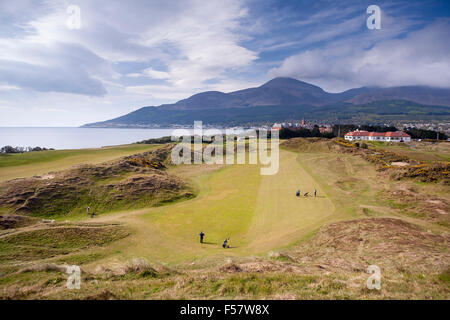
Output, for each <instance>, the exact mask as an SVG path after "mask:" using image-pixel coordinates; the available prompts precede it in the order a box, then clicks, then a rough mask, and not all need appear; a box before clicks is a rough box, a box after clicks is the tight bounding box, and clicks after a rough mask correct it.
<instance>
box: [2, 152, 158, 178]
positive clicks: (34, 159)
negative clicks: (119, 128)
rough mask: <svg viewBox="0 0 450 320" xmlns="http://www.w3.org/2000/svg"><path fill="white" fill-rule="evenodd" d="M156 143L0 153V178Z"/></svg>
mask: <svg viewBox="0 0 450 320" xmlns="http://www.w3.org/2000/svg"><path fill="white" fill-rule="evenodd" d="M155 147H156V146H155V145H146V144H130V145H122V146H113V147H105V148H98V149H76V150H54V151H38V152H28V153H23V154H8V155H0V182H2V181H7V180H11V179H16V178H25V177H31V176H34V175H41V174H44V173H47V172H50V171H58V170H64V169H67V168H70V167H72V166H74V165H79V164H86V163H92V164H94V163H102V162H106V161H110V160H113V159H116V158H119V157H123V156H127V155H131V154H134V153H139V152H145V151H148V150H151V149H154V148H155Z"/></svg>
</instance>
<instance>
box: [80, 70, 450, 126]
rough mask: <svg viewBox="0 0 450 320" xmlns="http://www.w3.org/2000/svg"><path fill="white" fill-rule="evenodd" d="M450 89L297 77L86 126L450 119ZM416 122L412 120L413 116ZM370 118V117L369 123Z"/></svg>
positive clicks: (208, 94) (206, 95) (207, 94)
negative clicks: (347, 85)
mask: <svg viewBox="0 0 450 320" xmlns="http://www.w3.org/2000/svg"><path fill="white" fill-rule="evenodd" d="M449 107H450V89H445V88H433V87H425V86H402V87H389V88H381V87H361V88H355V89H350V90H347V91H344V92H341V93H330V92H326V91H324V90H323V89H322V88H320V87H318V86H315V85H312V84H309V83H306V82H303V81H299V80H296V79H292V78H282V77H280V78H275V79H272V80H270V81H268V82H267V83H265V84H263V85H261V86H259V87H256V88H249V89H244V90H239V91H234V92H229V93H224V92H219V91H207V92H202V93H198V94H195V95H193V96H191V97H189V98H187V99H183V100H180V101H178V102H176V103H174V104H164V105H160V106H149V107H143V108H140V109H138V110H136V111H133V112H131V113H129V114H126V115H124V116H121V117H118V118H115V119H111V120H107V121H103V122H97V123H91V124H86V125H84V126H83V127H158V126H172V125H192V124H193V121H194V120H203V122H204V123H208V124H221V125H242V124H251V123H253V124H256V123H263V122H267V123H270V122H275V121H287V120H293V119H299V117H307V118H309V119H314V120H330V121H331V120H335V121H336V120H345V119H353V120H355V116H357V117H359V118H361V119H360V120H361V121H363V119H362V118H367V117H369V118H370V115H373V116H375V117H373V116H372V118H373V120H375V118H377V116H378V118H380V120H382V119H386V120H389V119H400V118H402V117H404V118H405V119H410V118H411V117H413V118H416V117H420V116H421V117H424V119H434V118H435V119H442V118H445V119H448V118H449V117H450V108H449ZM411 119H412V118H411ZM368 120H369V119H365V121H368Z"/></svg>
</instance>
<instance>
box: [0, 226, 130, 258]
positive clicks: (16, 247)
mask: <svg viewBox="0 0 450 320" xmlns="http://www.w3.org/2000/svg"><path fill="white" fill-rule="evenodd" d="M128 235H129V231H128V230H126V229H124V228H123V227H119V226H110V227H93V226H85V227H59V226H56V227H52V228H45V229H36V230H29V231H20V232H16V233H13V234H10V235H6V236H3V237H1V238H0V248H1V250H0V263H10V262H24V261H33V260H38V259H45V258H50V257H54V256H58V255H65V254H69V253H71V252H75V251H78V250H81V249H87V248H89V247H95V246H102V245H106V244H108V243H110V242H112V241H114V240H118V239H122V238H124V237H126V236H128ZM72 259H73V258H72Z"/></svg>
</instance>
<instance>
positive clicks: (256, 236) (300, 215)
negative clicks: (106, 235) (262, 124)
mask: <svg viewBox="0 0 450 320" xmlns="http://www.w3.org/2000/svg"><path fill="white" fill-rule="evenodd" d="M297 156H298V154H297V153H294V152H290V151H284V150H281V151H280V170H279V172H278V173H277V174H276V175H273V176H261V175H260V174H259V166H257V165H231V166H224V167H221V168H214V170H212V168H209V166H206V165H202V166H185V168H183V167H180V168H176V169H174V171H173V172H172V173H176V172H177V170H180V174H182V173H183V171H185V169H186V168H187V167H189V168H188V171H191V172H190V175H192V176H193V179H194V183H195V184H196V185H197V186H198V188H199V189H200V192H199V196H198V197H197V198H195V199H193V200H190V201H185V202H180V203H177V204H174V205H169V206H164V207H158V208H152V209H148V210H141V211H135V212H130V213H123V214H119V216H117V215H111V216H107V217H104V218H102V221H105V220H114V219H117V220H119V221H123V222H127V223H128V224H129V225H130V226H131V227H132V228H133V229H134V230H135V232H134V234H133V235H132V236H131V237H129V238H127V239H126V240H123V241H119V242H118V243H117V244H115V245H113V248H111V249H112V250H113V251H115V252H117V251H120V254H118V256H117V255H115V257H114V258H125V259H130V258H133V257H145V258H147V259H149V260H150V261H158V262H182V261H192V260H195V259H199V258H204V257H210V256H236V255H239V256H242V255H251V254H259V253H264V252H267V251H269V250H272V249H276V248H280V247H284V246H287V245H290V244H293V243H295V242H296V241H298V240H300V239H302V238H303V237H305V236H306V235H308V233H310V232H311V231H313V230H314V229H315V228H317V227H319V226H320V225H321V224H323V223H325V222H326V221H329V220H330V219H331V217H332V216H333V214H334V206H333V203H332V202H331V201H330V200H329V199H328V198H327V196H326V194H324V193H323V191H322V189H321V187H320V186H319V184H318V183H316V182H315V181H314V179H313V178H311V176H310V175H309V174H308V173H307V172H306V171H305V170H304V169H303V168H302V167H301V165H300V163H299V162H298V161H297ZM192 170H194V172H195V173H193V172H192ZM203 171H204V172H203ZM314 187H316V189H317V190H318V197H317V198H314V197H313V196H310V197H308V198H304V197H301V198H298V197H296V195H295V192H296V191H297V189H299V188H301V191H302V194H303V193H304V192H306V191H309V192H310V195H312V193H313V190H314ZM200 231H203V232H204V233H205V234H206V237H205V242H206V243H205V244H203V245H202V244H200V243H199V237H198V234H199V233H200ZM226 237H231V241H230V245H231V248H230V249H226V250H224V249H223V248H222V247H221V244H222V242H223V240H224V239H225V238H226Z"/></svg>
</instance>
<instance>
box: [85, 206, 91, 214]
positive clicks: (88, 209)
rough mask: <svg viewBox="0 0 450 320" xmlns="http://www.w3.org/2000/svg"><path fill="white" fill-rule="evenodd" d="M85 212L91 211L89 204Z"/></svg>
mask: <svg viewBox="0 0 450 320" xmlns="http://www.w3.org/2000/svg"><path fill="white" fill-rule="evenodd" d="M86 212H87V214H89V213H91V207H90V206H87V208H86Z"/></svg>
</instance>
